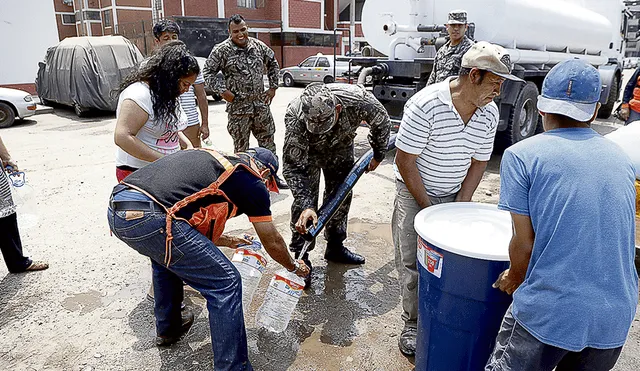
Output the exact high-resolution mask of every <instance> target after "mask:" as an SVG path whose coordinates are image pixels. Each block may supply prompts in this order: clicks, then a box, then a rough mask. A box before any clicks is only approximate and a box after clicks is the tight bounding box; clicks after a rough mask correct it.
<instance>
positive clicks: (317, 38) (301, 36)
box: [271, 32, 333, 48]
mask: <svg viewBox="0 0 640 371" xmlns="http://www.w3.org/2000/svg"><path fill="white" fill-rule="evenodd" d="M271 46H321V47H326V48H332V47H333V35H326V34H314V33H306V32H285V33H284V36H282V34H281V33H280V32H273V33H271Z"/></svg>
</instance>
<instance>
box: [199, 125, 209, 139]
mask: <svg viewBox="0 0 640 371" xmlns="http://www.w3.org/2000/svg"><path fill="white" fill-rule="evenodd" d="M200 138H202V139H207V138H209V123H207V122H203V123H202V125H200Z"/></svg>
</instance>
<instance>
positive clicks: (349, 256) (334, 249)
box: [324, 243, 364, 265]
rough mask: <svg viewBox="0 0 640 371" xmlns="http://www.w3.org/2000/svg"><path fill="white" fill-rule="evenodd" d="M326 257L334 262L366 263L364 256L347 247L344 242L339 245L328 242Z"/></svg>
mask: <svg viewBox="0 0 640 371" xmlns="http://www.w3.org/2000/svg"><path fill="white" fill-rule="evenodd" d="M324 258H325V259H327V260H329V261H332V262H334V263H341V264H354V265H359V264H364V256H362V255H360V254H356V253H354V252H352V251H350V250H349V249H347V248H346V247H344V245H343V244H342V243H340V244H339V245H329V244H327V250H326V251H325V253H324Z"/></svg>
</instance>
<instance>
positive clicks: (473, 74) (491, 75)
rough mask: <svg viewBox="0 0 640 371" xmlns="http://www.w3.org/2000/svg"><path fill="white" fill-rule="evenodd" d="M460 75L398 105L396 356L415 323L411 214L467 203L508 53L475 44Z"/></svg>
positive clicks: (489, 138) (481, 166)
mask: <svg viewBox="0 0 640 371" xmlns="http://www.w3.org/2000/svg"><path fill="white" fill-rule="evenodd" d="M461 65H462V74H461V75H460V76H459V77H448V78H447V79H445V80H444V81H443V82H441V83H438V84H434V85H431V86H427V87H426V88H424V89H422V90H421V91H420V92H418V94H416V95H414V96H413V97H412V98H411V99H410V100H409V101H408V102H407V104H406V105H405V108H404V116H403V117H402V123H401V125H400V130H399V131H398V136H397V137H396V147H397V148H398V150H397V154H396V160H395V164H396V198H395V202H394V210H393V217H392V222H391V223H392V235H393V243H394V245H395V249H396V267H397V269H398V272H399V273H400V285H401V287H402V308H403V313H402V319H403V320H404V322H405V325H404V329H403V330H402V333H401V334H400V338H399V343H398V345H399V347H400V351H401V352H402V353H403V354H406V355H414V354H415V349H416V335H417V332H416V329H417V319H418V292H417V287H418V270H417V268H416V252H417V241H418V236H417V234H416V232H415V230H414V228H413V220H414V218H415V216H416V214H417V213H418V212H419V211H420V210H422V209H424V208H426V207H429V206H431V205H435V204H440V203H444V202H454V201H462V202H466V201H471V197H472V196H473V193H474V192H475V190H476V188H477V187H478V184H479V183H480V180H481V179H482V175H483V174H484V170H485V169H486V167H487V162H488V161H489V159H490V158H491V152H492V150H493V141H494V138H495V134H496V128H497V126H498V116H499V113H498V107H497V106H496V104H495V103H494V102H493V99H494V98H495V97H497V96H498V95H499V94H500V86H501V85H502V82H503V81H504V80H505V79H512V80H519V79H518V78H517V77H515V76H513V75H511V63H510V61H509V54H507V52H506V51H505V50H504V49H503V48H502V47H500V46H498V45H493V44H489V43H488V42H484V41H482V42H479V43H477V44H475V45H474V46H472V47H471V49H469V51H468V52H467V53H465V55H464V57H463V58H462V63H461Z"/></svg>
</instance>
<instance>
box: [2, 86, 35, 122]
mask: <svg viewBox="0 0 640 371" xmlns="http://www.w3.org/2000/svg"><path fill="white" fill-rule="evenodd" d="M35 114H36V102H34V101H33V97H31V94H29V93H27V92H26V91H22V90H18V89H10V88H0V128H8V127H9V126H11V125H13V123H14V122H15V120H16V119H18V120H24V119H25V118H27V117H29V116H33V115H35Z"/></svg>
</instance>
